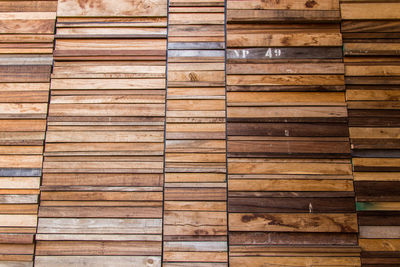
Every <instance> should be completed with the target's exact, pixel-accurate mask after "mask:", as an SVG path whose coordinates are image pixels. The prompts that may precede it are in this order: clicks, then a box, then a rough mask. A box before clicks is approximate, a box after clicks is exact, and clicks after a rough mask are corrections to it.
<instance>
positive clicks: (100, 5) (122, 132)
mask: <svg viewBox="0 0 400 267" xmlns="http://www.w3.org/2000/svg"><path fill="white" fill-rule="evenodd" d="M57 15H58V18H57V25H56V27H57V29H56V43H55V51H54V56H55V63H54V70H53V74H52V80H51V99H50V104H49V117H48V131H47V134H46V145H45V159H44V166H43V181H42V186H41V199H40V209H39V223H38V234H37V237H36V239H37V240H38V241H37V244H36V258H35V263H36V266H46V267H47V266H160V264H161V251H162V242H161V240H162V215H163V210H162V206H163V202H162V201H163V192H162V190H163V187H162V186H163V151H164V120H165V119H164V115H165V103H164V102H165V69H166V48H167V46H166V32H167V28H166V26H167V3H166V0H154V1H145V0H143V1H130V0H119V1H112V0H98V1H95V3H93V1H77V0H64V1H59V5H58V10H57Z"/></svg>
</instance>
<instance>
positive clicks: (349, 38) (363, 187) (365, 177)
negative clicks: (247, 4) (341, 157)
mask: <svg viewBox="0 0 400 267" xmlns="http://www.w3.org/2000/svg"><path fill="white" fill-rule="evenodd" d="M341 11H342V19H343V21H342V32H343V42H344V53H345V58H344V60H345V75H346V76H345V77H346V78H345V79H346V88H347V90H346V98H347V101H348V102H347V103H348V110H349V127H350V128H349V130H350V138H351V148H352V157H353V170H354V178H355V193H356V197H357V205H356V207H357V213H358V220H359V225H360V234H359V244H360V247H361V250H362V252H361V256H362V257H361V262H362V264H363V266H394V265H398V264H399V262H400V256H399V253H400V248H399V246H398V243H399V241H400V236H399V228H400V221H399V215H400V206H399V204H400V203H399V202H400V198H399V191H398V188H399V185H400V180H399V179H398V177H399V173H400V172H399V171H400V169H399V168H398V166H399V160H400V153H399V148H400V147H399V137H400V136H399V130H400V124H399V107H400V106H399V100H400V98H399V92H400V91H399V89H400V88H399V84H400V83H399V77H400V72H399V69H398V66H399V64H400V58H399V55H400V49H399V46H398V43H399V40H400V39H399V35H398V32H399V29H398V25H399V22H400V17H399V11H400V4H399V3H398V1H342V2H341Z"/></svg>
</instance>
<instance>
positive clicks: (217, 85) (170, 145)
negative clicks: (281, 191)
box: [163, 0, 228, 267]
mask: <svg viewBox="0 0 400 267" xmlns="http://www.w3.org/2000/svg"><path fill="white" fill-rule="evenodd" d="M169 4H170V5H169V27H168V29H169V30H168V78H167V80H168V90H167V92H168V93H167V125H166V153H165V168H166V169H165V204H164V254H163V255H164V257H163V260H164V266H166V267H167V266H168V267H170V266H171V267H172V266H174V267H175V266H196V267H206V266H207V267H208V266H215V267H222V266H227V261H228V256H227V214H226V182H225V180H226V142H225V49H224V48H225V46H224V43H225V31H224V30H225V29H224V20H225V14H224V1H223V0H210V1H204V0H201V1H199V0H197V1H194V0H170V1H169Z"/></svg>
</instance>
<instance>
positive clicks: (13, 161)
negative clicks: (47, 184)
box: [0, 1, 57, 267]
mask: <svg viewBox="0 0 400 267" xmlns="http://www.w3.org/2000/svg"><path fill="white" fill-rule="evenodd" d="M56 8H57V1H0V34H1V37H0V92H1V93H0V266H10V267H12V266H20V267H28V266H32V264H33V252H34V234H35V233H36V225H37V209H38V195H39V185H40V176H41V170H42V158H43V142H44V136H45V131H46V114H47V103H48V95H49V87H50V72H51V64H52V53H53V39H54V35H53V30H54V24H55V18H56V13H55V12H56Z"/></svg>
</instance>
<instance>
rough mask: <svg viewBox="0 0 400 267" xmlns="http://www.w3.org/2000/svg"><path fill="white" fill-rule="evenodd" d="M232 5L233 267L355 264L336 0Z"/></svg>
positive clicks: (235, 1)
mask: <svg viewBox="0 0 400 267" xmlns="http://www.w3.org/2000/svg"><path fill="white" fill-rule="evenodd" d="M227 5H228V6H227V20H228V25H227V106H228V107H227V116H228V117H227V120H228V121H227V125H228V126H227V134H228V146H227V156H228V184H229V186H228V190H229V195H228V205H229V210H228V211H229V251H230V255H229V257H230V264H231V266H289V265H290V266H311V265H312V266H359V265H360V258H359V248H358V247H357V234H356V233H357V231H358V225H357V218H356V213H355V205H354V204H355V203H354V192H353V180H352V179H353V177H352V169H351V162H350V145H349V137H348V128H347V109H346V103H345V92H344V90H345V86H344V85H345V83H344V66H343V62H342V47H341V45H342V37H341V34H340V23H339V22H340V13H339V0H333V1H307V0H301V1H289V0H286V1H262V0H245V1H244V0H228V1H227ZM274 23H276V24H274Z"/></svg>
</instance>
